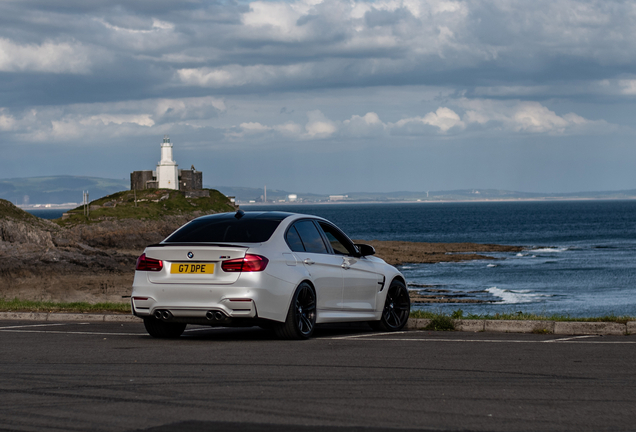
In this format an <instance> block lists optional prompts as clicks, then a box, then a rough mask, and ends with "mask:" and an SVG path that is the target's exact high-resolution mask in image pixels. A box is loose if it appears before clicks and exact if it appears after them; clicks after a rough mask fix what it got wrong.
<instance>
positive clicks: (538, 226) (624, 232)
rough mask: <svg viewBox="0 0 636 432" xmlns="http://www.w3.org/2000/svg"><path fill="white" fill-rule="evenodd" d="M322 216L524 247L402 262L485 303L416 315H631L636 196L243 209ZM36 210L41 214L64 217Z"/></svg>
mask: <svg viewBox="0 0 636 432" xmlns="http://www.w3.org/2000/svg"><path fill="white" fill-rule="evenodd" d="M242 208H243V209H244V210H246V211H249V210H278V211H290V212H297V213H305V214H312V215H317V216H322V217H324V218H326V219H329V220H331V221H332V222H334V223H335V224H336V225H338V226H339V227H340V228H341V229H342V230H343V231H345V233H347V234H348V235H349V237H351V238H352V239H365V240H402V241H412V242H441V243H451V242H453V243H455V242H474V243H493V244H503V245H515V246H522V247H524V250H523V251H522V252H511V253H482V255H489V256H491V257H494V258H497V259H496V260H475V261H465V262H452V263H439V264H406V265H402V266H399V267H398V269H399V270H400V271H401V272H402V273H403V274H404V276H405V277H406V280H407V282H408V284H409V288H410V289H413V290H420V289H422V288H421V286H422V285H426V286H431V287H432V289H435V290H442V292H444V295H445V296H447V297H449V298H457V299H466V300H479V301H482V302H483V303H432V304H424V305H414V307H413V308H414V309H424V310H430V311H433V312H445V313H452V312H454V311H457V310H459V309H461V311H462V312H463V313H464V314H465V315H466V314H479V315H485V314H496V313H518V312H522V313H535V314H542V315H552V314H558V315H565V316H571V317H595V316H605V315H619V316H624V315H629V316H636V200H633V201H611V200H607V201H521V202H510V201H505V202H445V203H430V202H425V203H390V204H387V203H378V204H375V203H374V204H349V203H347V204H316V205H313V204H281V205H268V206H264V205H254V206H244V207H242ZM54 212H55V210H49V211H46V210H39V211H32V213H33V214H35V215H36V216H39V217H43V218H49V219H53V218H56V217H60V216H61V213H62V212H63V211H57V213H59V215H58V214H57V213H54Z"/></svg>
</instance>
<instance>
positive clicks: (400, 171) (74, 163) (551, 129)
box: [0, 0, 636, 193]
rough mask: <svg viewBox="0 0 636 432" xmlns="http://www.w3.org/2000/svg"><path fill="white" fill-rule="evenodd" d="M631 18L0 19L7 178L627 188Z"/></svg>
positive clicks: (18, 10)
mask: <svg viewBox="0 0 636 432" xmlns="http://www.w3.org/2000/svg"><path fill="white" fill-rule="evenodd" d="M635 102H636V2H634V1H611V0H602V1H568V0H549V1H543V0H533V1H527V0H520V1H515V0H505V1H503V0H502V1H498V0H491V1H473V0H468V1H443V0H378V1H360V0H323V1H321V0H297V1H295V0H291V1H278V0H272V1H253V2H249V1H230V0H221V1H196V0H190V1H186V0H178V1H170V0H155V1H147V0H143V1H136V0H129V1H127V2H125V3H122V4H120V5H114V4H113V2H112V1H106V0H95V1H86V0H57V1H55V2H52V1H49V0H1V1H0V151H1V152H2V153H1V154H0V178H12V177H28V176H39V175H61V174H69V175H91V176H99V177H108V178H128V176H129V173H130V172H131V171H133V170H139V169H153V167H154V166H155V165H156V163H157V161H158V160H159V158H160V155H159V153H160V152H159V144H160V142H161V141H162V137H163V135H164V134H169V135H170V137H171V139H172V141H173V143H174V154H175V159H176V160H177V162H178V163H179V164H180V167H181V168H189V167H190V165H192V164H194V165H195V166H196V168H197V169H199V170H202V171H203V173H204V183H205V184H206V185H211V186H214V185H216V186H221V185H224V186H251V187H262V185H265V184H266V185H267V186H268V188H277V189H285V190H288V191H294V192H320V193H343V192H347V191H383V192H386V191H396V190H411V191H420V190H449V189H473V188H495V189H509V190H520V191H531V192H574V191H585V190H615V189H633V188H636V121H635V120H634V119H635V118H636V104H635Z"/></svg>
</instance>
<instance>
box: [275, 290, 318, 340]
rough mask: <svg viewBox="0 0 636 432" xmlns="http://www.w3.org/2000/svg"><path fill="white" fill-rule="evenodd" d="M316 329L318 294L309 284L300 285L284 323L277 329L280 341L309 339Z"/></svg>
mask: <svg viewBox="0 0 636 432" xmlns="http://www.w3.org/2000/svg"><path fill="white" fill-rule="evenodd" d="M315 327H316V292H315V291H314V289H313V287H312V286H311V285H309V284H308V283H307V282H303V283H301V284H300V285H298V288H296V291H295V292H294V296H293V297H292V301H291V304H290V305H289V312H287V318H286V319H285V322H284V323H281V324H279V325H278V326H277V327H276V328H275V331H276V336H278V337H279V338H280V339H309V338H310V337H311V335H312V334H313V333H314V328H315Z"/></svg>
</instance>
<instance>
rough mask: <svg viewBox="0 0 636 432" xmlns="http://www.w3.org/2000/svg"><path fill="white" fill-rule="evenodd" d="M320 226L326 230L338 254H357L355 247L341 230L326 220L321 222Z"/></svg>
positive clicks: (332, 246)
mask: <svg viewBox="0 0 636 432" xmlns="http://www.w3.org/2000/svg"><path fill="white" fill-rule="evenodd" d="M319 224H320V228H322V230H323V231H324V232H325V235H326V236H327V239H329V243H331V248H332V249H333V251H334V252H335V253H336V254H338V255H355V248H354V246H353V245H352V244H351V242H350V241H349V239H347V238H346V237H345V236H344V235H343V234H342V233H341V232H340V231H338V230H337V229H336V228H334V227H333V226H331V225H329V224H326V223H324V222H319Z"/></svg>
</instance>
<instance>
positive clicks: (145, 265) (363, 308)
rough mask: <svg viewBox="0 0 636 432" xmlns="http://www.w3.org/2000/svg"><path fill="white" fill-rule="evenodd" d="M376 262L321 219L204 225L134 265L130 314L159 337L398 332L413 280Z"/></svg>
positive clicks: (233, 217) (239, 217)
mask: <svg viewBox="0 0 636 432" xmlns="http://www.w3.org/2000/svg"><path fill="white" fill-rule="evenodd" d="M374 254H375V250H374V248H373V247H372V246H369V245H366V244H354V242H353V241H351V240H350V239H349V237H347V235H346V234H344V233H343V232H342V230H340V229H339V228H338V227H337V226H336V225H334V224H333V223H331V222H329V221H328V220H326V219H323V218H321V217H318V216H311V215H304V214H297V213H287V212H277V211H269V212H258V211H254V212H244V211H243V210H240V209H239V210H238V211H236V212H235V213H234V212H231V213H221V214H213V215H207V216H202V217H199V218H197V219H194V220H192V221H190V222H188V223H187V224H185V225H183V226H182V227H181V228H179V229H177V230H176V231H175V232H174V233H172V234H171V235H169V236H168V237H167V238H166V239H165V240H163V241H162V242H161V243H159V244H154V245H151V246H148V247H147V248H146V249H145V250H144V252H143V254H142V255H141V256H140V257H139V258H138V259H137V265H136V270H135V279H134V282H133V289H132V294H131V303H132V313H133V315H135V316H137V317H140V318H142V319H143V321H144V325H145V328H146V330H147V331H148V333H149V334H150V335H151V336H153V337H156V338H176V337H179V336H181V334H182V333H183V332H184V330H185V327H186V325H187V324H199V325H210V326H213V327H214V326H221V327H231V326H260V327H263V328H267V329H271V330H273V331H275V333H276V335H277V336H278V337H279V338H282V339H307V338H309V337H311V336H312V334H313V332H314V329H315V327H316V325H317V324H322V323H341V322H354V321H367V322H369V324H370V325H371V326H372V327H373V328H374V329H377V330H382V331H398V330H401V329H402V328H403V327H404V326H405V324H406V322H407V320H408V317H409V313H410V300H409V293H408V290H407V287H406V281H405V278H404V276H403V275H402V274H401V273H400V272H399V271H398V270H397V269H396V268H395V267H393V266H391V265H389V264H387V263H386V262H384V261H383V260H382V259H380V258H378V257H375V256H373V255H374Z"/></svg>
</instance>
